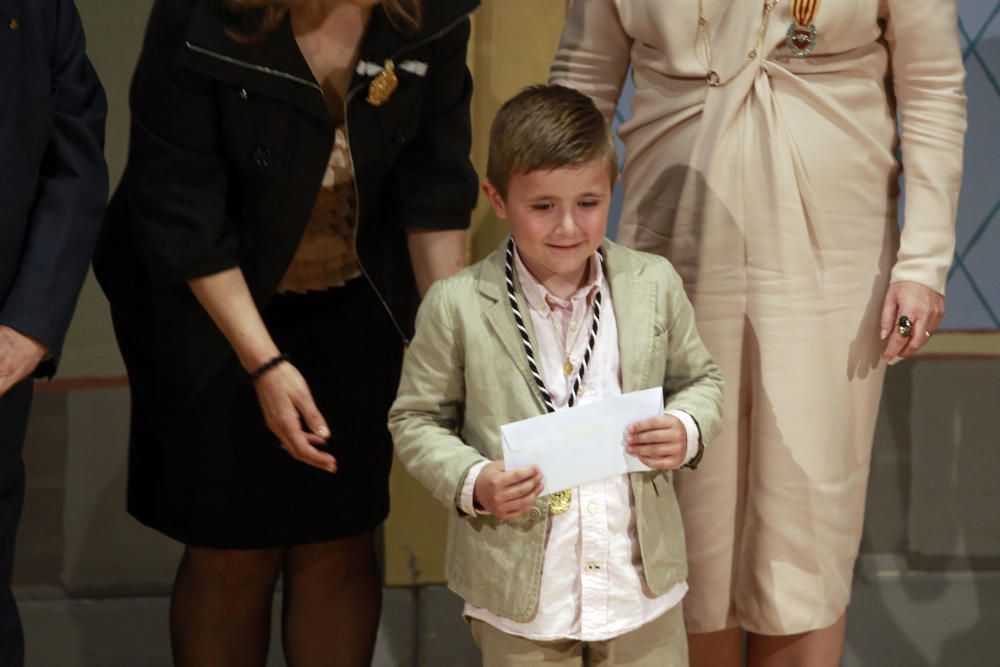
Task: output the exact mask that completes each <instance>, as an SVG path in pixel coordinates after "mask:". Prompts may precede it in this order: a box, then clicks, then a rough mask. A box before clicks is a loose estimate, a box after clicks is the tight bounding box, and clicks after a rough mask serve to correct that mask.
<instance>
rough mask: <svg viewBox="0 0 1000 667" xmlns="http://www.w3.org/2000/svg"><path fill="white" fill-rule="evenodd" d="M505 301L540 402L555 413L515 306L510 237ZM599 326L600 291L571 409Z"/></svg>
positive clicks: (515, 295) (512, 240)
mask: <svg viewBox="0 0 1000 667" xmlns="http://www.w3.org/2000/svg"><path fill="white" fill-rule="evenodd" d="M597 256H598V258H599V261H600V263H601V270H602V271H603V270H604V256H603V255H602V254H601V253H600V251H598V253H597ZM506 275H507V299H508V300H509V301H510V309H511V311H512V312H513V313H514V322H515V323H516V324H517V329H518V331H520V332H521V342H522V343H524V353H525V356H527V358H528V368H530V369H531V375H532V377H534V378H535V384H536V385H538V391H539V393H540V394H541V395H542V402H544V403H545V409H546V410H547V411H549V412H555V411H556V406H555V404H554V403H553V402H552V397H551V396H550V395H549V392H548V390H547V389H546V388H545V381H544V380H542V376H541V374H540V373H539V371H538V364H537V363H535V352H534V349H533V348H532V346H531V338H530V337H529V336H528V329H527V327H525V326H524V318H523V317H522V316H521V309H520V307H519V306H518V305H517V293H516V292H515V290H514V238H513V237H511V238H510V239H509V240H508V241H507V266H506ZM600 324H601V291H600V290H598V291H597V294H596V295H595V296H594V321H593V325H592V326H591V327H590V335H589V336H588V337H587V349H586V350H584V353H583V360H582V361H581V363H580V367H579V368H577V369H576V376H575V378H574V380H573V389H572V391H571V392H570V395H569V401H568V402H567V403H568V405H569V407H573V406H574V405H575V404H576V401H577V396H578V394H579V392H580V384H581V382H582V381H583V376H584V374H585V373H586V372H587V367H588V366H589V365H590V359H591V357H592V356H593V354H594V344H595V343H596V342H597V331H598V329H599V328H600Z"/></svg>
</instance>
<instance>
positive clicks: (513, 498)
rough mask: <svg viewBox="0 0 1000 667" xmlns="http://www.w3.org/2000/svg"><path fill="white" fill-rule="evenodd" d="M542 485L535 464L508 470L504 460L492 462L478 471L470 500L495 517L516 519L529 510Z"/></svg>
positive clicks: (540, 474) (540, 475)
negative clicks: (505, 467)
mask: <svg viewBox="0 0 1000 667" xmlns="http://www.w3.org/2000/svg"><path fill="white" fill-rule="evenodd" d="M544 486H545V485H544V483H543V482H542V472H541V471H540V470H539V469H538V468H536V467H534V466H530V467H526V468H518V469H517V470H511V471H510V472H507V471H506V470H504V465H503V461H493V462H492V463H489V464H487V465H485V466H483V469H482V470H480V471H479V477H477V478H476V486H475V489H474V490H473V492H472V501H473V503H474V504H476V505H478V506H480V507H482V508H483V509H485V510H486V511H487V512H489V513H490V514H492V515H493V516H495V517H496V518H498V519H504V520H507V519H516V518H518V517H521V516H524V515H525V514H527V513H528V512H530V511H531V508H532V507H534V506H535V500H537V499H538V496H539V495H540V494H541V493H542V488H543V487H544Z"/></svg>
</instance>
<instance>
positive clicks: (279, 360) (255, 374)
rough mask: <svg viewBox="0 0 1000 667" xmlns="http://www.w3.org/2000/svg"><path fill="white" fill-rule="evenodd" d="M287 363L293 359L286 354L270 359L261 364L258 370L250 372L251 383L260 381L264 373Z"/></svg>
mask: <svg viewBox="0 0 1000 667" xmlns="http://www.w3.org/2000/svg"><path fill="white" fill-rule="evenodd" d="M286 361H291V357H289V356H288V355H287V354H285V353H284V352H282V353H281V354H279V355H278V356H276V357H272V358H271V359H268V360H267V361H265V362H264V363H263V364H261V365H260V366H259V367H257V369H256V370H254V371H251V372H250V381H251V382H256V381H257V380H259V379H260V376H262V375H263V374H264V373H266V372H268V371H269V370H271V369H272V368H274V367H275V366H277V365H279V364H283V363H285V362H286Z"/></svg>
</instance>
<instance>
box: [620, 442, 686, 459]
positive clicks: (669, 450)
mask: <svg viewBox="0 0 1000 667" xmlns="http://www.w3.org/2000/svg"><path fill="white" fill-rule="evenodd" d="M682 449H683V448H682V446H681V443H679V442H676V443H669V444H663V443H660V444H655V445H635V446H631V445H630V446H629V447H628V453H629V454H631V455H632V456H637V457H639V458H642V457H644V456H645V457H659V458H662V457H664V456H676V455H678V454H680V453H681V450H682Z"/></svg>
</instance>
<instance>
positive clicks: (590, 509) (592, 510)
mask: <svg viewBox="0 0 1000 667" xmlns="http://www.w3.org/2000/svg"><path fill="white" fill-rule="evenodd" d="M587 511H588V512H590V513H591V514H597V505H595V504H594V503H590V504H589V505H587Z"/></svg>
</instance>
